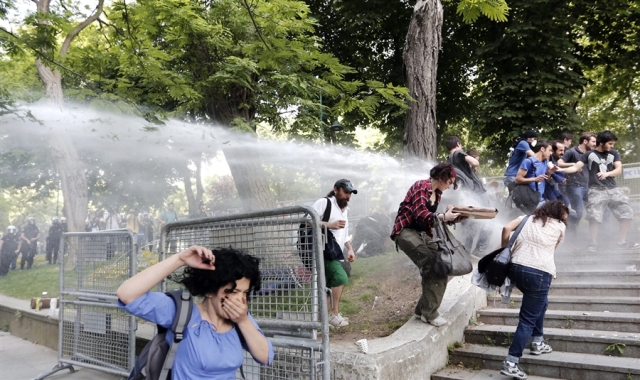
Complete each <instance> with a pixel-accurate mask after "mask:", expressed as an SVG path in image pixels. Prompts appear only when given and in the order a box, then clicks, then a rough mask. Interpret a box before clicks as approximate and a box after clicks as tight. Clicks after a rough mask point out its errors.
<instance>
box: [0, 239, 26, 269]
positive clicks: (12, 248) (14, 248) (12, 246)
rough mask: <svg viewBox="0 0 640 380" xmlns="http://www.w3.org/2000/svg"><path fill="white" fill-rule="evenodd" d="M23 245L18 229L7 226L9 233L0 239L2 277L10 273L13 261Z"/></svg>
mask: <svg viewBox="0 0 640 380" xmlns="http://www.w3.org/2000/svg"><path fill="white" fill-rule="evenodd" d="M21 245H22V242H21V241H20V236H19V235H18V229H17V228H16V227H14V226H9V227H7V233H6V234H5V235H4V236H3V237H2V239H1V240H0V277H4V276H6V275H7V273H9V268H10V267H11V263H12V262H13V260H15V259H16V257H18V253H20V248H21Z"/></svg>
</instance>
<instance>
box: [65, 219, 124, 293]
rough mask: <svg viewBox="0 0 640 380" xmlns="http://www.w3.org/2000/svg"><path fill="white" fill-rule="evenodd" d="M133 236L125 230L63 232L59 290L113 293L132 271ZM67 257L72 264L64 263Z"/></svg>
mask: <svg viewBox="0 0 640 380" xmlns="http://www.w3.org/2000/svg"><path fill="white" fill-rule="evenodd" d="M133 238H134V237H133V235H132V233H131V231H129V230H113V231H101V232H81V233H66V234H64V236H63V239H61V245H62V252H63V259H62V267H61V280H60V281H61V282H60V290H61V291H62V292H69V293H82V294H95V295H111V296H113V295H115V292H116V289H118V287H119V286H120V285H121V284H122V283H123V282H124V281H126V280H127V279H128V278H129V277H131V276H132V275H133V274H135V270H134V268H133V263H134V262H135V261H133V260H134V259H135V256H136V252H135V250H134V248H135V246H134V244H133V242H134V240H133ZM69 260H73V263H74V264H75V265H67V264H68V261H69Z"/></svg>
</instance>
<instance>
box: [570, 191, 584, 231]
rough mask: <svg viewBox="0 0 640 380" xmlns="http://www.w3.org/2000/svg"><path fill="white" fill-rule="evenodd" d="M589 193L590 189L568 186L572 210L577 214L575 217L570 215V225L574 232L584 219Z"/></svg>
mask: <svg viewBox="0 0 640 380" xmlns="http://www.w3.org/2000/svg"><path fill="white" fill-rule="evenodd" d="M588 191H589V189H588V188H586V187H583V186H567V195H568V196H569V201H570V202H571V208H573V209H574V210H575V212H576V214H575V216H574V215H569V220H568V225H569V227H571V228H573V229H574V230H575V228H576V227H577V226H578V223H580V219H582V213H583V212H584V201H585V199H586V198H587V192H588Z"/></svg>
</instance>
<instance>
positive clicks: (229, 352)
mask: <svg viewBox="0 0 640 380" xmlns="http://www.w3.org/2000/svg"><path fill="white" fill-rule="evenodd" d="M118 307H120V308H121V309H123V310H125V311H127V312H129V313H131V314H133V315H135V316H136V317H140V318H142V319H144V320H146V321H149V322H153V323H156V324H158V325H160V326H163V327H166V328H167V329H169V331H167V344H169V345H171V342H172V340H173V333H172V332H171V324H172V323H173V318H174V317H175V315H176V305H175V303H174V302H173V300H172V299H171V298H169V296H167V295H166V294H164V293H158V292H148V293H146V294H144V295H142V296H140V297H139V298H138V299H136V300H134V301H133V302H131V303H129V304H128V305H124V304H123V303H122V302H121V301H120V300H118ZM249 319H251V322H252V323H253V325H254V326H255V327H256V328H257V329H258V331H260V332H261V333H262V330H260V328H259V327H258V325H257V324H256V321H255V320H254V319H253V317H252V316H251V315H249ZM236 328H237V327H234V328H232V329H231V330H229V331H227V332H224V333H219V332H217V331H216V330H215V327H214V326H213V325H212V324H211V323H209V322H208V321H205V320H204V319H202V316H201V315H200V310H199V309H198V307H196V306H195V305H194V307H193V312H192V313H191V320H190V321H189V324H188V325H187V329H186V331H185V334H184V339H183V340H182V342H180V346H178V352H176V358H175V361H174V362H173V367H172V368H171V378H172V379H174V380H176V379H177V380H180V379H182V380H189V379H215V380H235V378H236V371H237V370H238V368H240V366H241V365H242V362H243V360H244V352H243V349H246V347H244V348H243V346H242V344H241V343H240V337H239V336H238V332H237V331H236ZM267 342H269V362H268V363H260V364H265V365H269V364H271V363H272V362H273V356H274V352H273V346H272V345H271V342H270V341H269V340H268V339H267ZM254 360H255V358H254ZM256 361H257V360H256Z"/></svg>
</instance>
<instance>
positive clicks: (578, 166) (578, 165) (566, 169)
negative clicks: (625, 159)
mask: <svg viewBox="0 0 640 380" xmlns="http://www.w3.org/2000/svg"><path fill="white" fill-rule="evenodd" d="M558 163H559V162H558ZM583 166H584V162H582V161H578V162H576V163H575V164H572V165H571V166H570V167H564V168H563V167H560V169H558V170H557V171H559V172H561V173H566V174H571V173H577V172H578V171H579V170H580V169H582V167H583ZM620 167H621V168H622V165H620Z"/></svg>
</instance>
